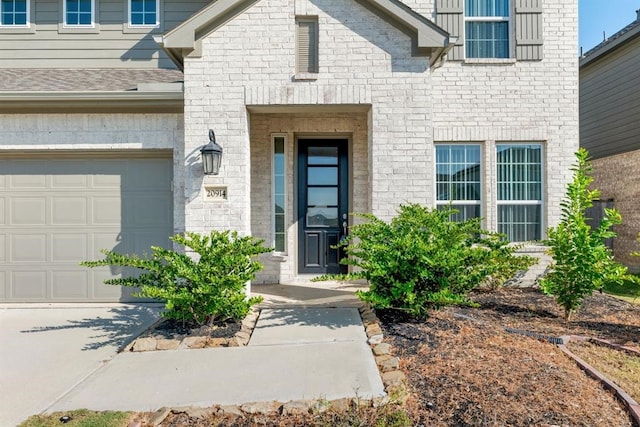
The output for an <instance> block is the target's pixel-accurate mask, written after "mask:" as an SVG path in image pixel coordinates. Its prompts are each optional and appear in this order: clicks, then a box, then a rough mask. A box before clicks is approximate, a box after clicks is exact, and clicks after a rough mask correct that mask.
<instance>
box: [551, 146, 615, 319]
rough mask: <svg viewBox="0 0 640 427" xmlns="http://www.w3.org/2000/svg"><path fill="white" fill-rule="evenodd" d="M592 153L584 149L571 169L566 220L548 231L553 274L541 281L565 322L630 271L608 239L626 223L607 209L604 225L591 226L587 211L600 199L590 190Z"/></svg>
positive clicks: (563, 219)
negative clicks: (616, 227) (617, 259)
mask: <svg viewBox="0 0 640 427" xmlns="http://www.w3.org/2000/svg"><path fill="white" fill-rule="evenodd" d="M588 157H589V153H588V152H587V150H585V149H584V148H581V149H580V150H579V151H578V152H577V153H576V158H577V162H576V163H575V164H574V166H573V167H572V168H571V170H572V171H573V181H572V182H571V183H569V185H568V186H567V194H566V197H565V200H564V201H563V202H562V203H561V207H562V217H561V221H560V224H558V226H557V227H551V228H549V230H548V236H549V238H548V240H547V241H546V244H547V245H548V246H549V252H550V254H551V256H552V257H553V263H552V265H551V272H550V273H548V274H547V275H546V276H545V277H544V278H543V279H542V280H541V281H540V286H541V288H542V291H543V292H545V293H546V294H548V295H552V296H555V298H556V301H557V302H558V304H559V305H560V306H562V307H563V308H564V316H565V319H567V320H570V319H571V315H572V313H573V312H575V310H576V309H578V308H579V307H580V306H581V305H582V301H583V300H584V298H585V297H586V296H589V295H591V294H592V293H593V291H594V290H596V289H602V287H603V286H604V284H605V283H607V282H621V281H622V280H623V279H625V278H626V277H627V269H626V267H624V266H622V265H621V264H619V263H617V262H615V261H614V260H613V254H612V253H611V251H610V250H609V248H607V246H606V245H605V243H604V241H605V239H608V238H612V237H615V236H616V233H614V232H613V231H612V230H611V228H612V227H613V226H614V225H616V224H619V223H620V222H621V221H622V218H621V216H620V213H618V211H616V210H615V209H605V214H604V218H603V220H602V222H601V223H600V225H599V226H598V227H597V228H596V229H594V230H592V229H591V226H589V224H587V218H586V213H585V211H586V209H587V208H590V207H591V206H593V202H594V200H598V198H599V196H600V193H599V192H598V190H590V189H589V187H590V185H591V183H592V182H593V177H592V176H591V172H592V167H591V164H590V162H589V161H588Z"/></svg>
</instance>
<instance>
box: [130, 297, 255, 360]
mask: <svg viewBox="0 0 640 427" xmlns="http://www.w3.org/2000/svg"><path fill="white" fill-rule="evenodd" d="M259 315H260V310H258V309H257V308H255V307H253V308H252V309H251V311H250V312H249V314H247V316H246V317H245V318H244V319H243V320H242V321H241V322H240V330H239V331H238V332H236V334H235V335H234V336H233V337H231V338H215V337H209V336H191V335H188V336H187V335H185V336H180V337H179V338H174V339H168V338H166V337H164V336H160V335H154V330H155V328H156V327H157V326H158V325H159V324H161V323H162V322H163V321H164V319H159V320H158V321H156V322H155V323H154V324H153V325H151V327H150V328H149V329H148V330H147V331H146V332H144V333H143V334H142V335H141V336H139V337H138V338H136V339H135V340H133V341H132V342H130V343H129V344H128V345H127V346H126V347H124V349H123V350H122V351H123V352H128V351H131V352H141V351H159V350H182V349H197V348H214V347H244V346H246V345H247V344H248V343H249V339H250V338H251V334H252V333H253V328H254V327H255V326H256V322H257V321H258V316H259Z"/></svg>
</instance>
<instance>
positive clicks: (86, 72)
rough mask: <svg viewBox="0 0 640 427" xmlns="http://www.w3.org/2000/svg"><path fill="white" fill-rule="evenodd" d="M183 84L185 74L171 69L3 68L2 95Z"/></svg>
mask: <svg viewBox="0 0 640 427" xmlns="http://www.w3.org/2000/svg"><path fill="white" fill-rule="evenodd" d="M181 81H183V74H182V72H181V71H179V70H170V69H32V68H28V69H27V68H25V69H18V68H8V69H0V92H26V91H36V92H40V91H42V92H76V91H108V92H119V91H130V90H136V87H137V85H138V84H139V83H174V82H181Z"/></svg>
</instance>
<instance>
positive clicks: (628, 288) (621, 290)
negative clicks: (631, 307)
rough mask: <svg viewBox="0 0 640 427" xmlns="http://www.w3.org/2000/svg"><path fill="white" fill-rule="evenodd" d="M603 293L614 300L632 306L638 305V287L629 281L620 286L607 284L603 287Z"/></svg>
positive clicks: (639, 300) (639, 288) (639, 293)
mask: <svg viewBox="0 0 640 427" xmlns="http://www.w3.org/2000/svg"><path fill="white" fill-rule="evenodd" d="M637 277H640V276H637ZM604 291H605V292H606V293H607V294H609V295H611V296H614V297H616V298H620V299H623V300H625V301H629V302H631V303H634V304H640V285H639V284H638V283H636V282H633V281H631V280H625V281H624V282H622V283H621V284H617V283H607V284H606V285H605V287H604Z"/></svg>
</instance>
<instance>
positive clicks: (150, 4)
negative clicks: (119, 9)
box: [129, 0, 159, 27]
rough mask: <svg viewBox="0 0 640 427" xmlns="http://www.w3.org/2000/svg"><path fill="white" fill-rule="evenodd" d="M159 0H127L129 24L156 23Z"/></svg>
mask: <svg viewBox="0 0 640 427" xmlns="http://www.w3.org/2000/svg"><path fill="white" fill-rule="evenodd" d="M158 9H159V0H129V25H130V26H132V27H155V26H157V25H158Z"/></svg>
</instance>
